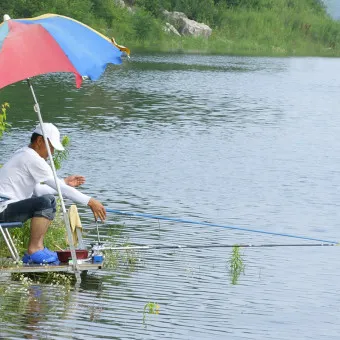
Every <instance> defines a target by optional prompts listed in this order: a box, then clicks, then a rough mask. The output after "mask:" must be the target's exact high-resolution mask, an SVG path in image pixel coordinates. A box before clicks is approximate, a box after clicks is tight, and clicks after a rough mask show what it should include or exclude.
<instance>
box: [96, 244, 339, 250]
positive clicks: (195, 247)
mask: <svg viewBox="0 0 340 340" xmlns="http://www.w3.org/2000/svg"><path fill="white" fill-rule="evenodd" d="M336 245H337V244H333V243H292V244H275V243H272V244H271V243H268V244H205V245H199V244H198V245H134V246H125V247H119V246H118V247H105V246H101V247H100V250H152V249H200V248H234V247H239V248H274V247H334V246H336Z"/></svg>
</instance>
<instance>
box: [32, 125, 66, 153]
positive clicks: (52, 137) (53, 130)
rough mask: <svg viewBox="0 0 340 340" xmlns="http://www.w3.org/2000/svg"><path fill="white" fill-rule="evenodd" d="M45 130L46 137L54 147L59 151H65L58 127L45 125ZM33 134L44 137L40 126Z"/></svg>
mask: <svg viewBox="0 0 340 340" xmlns="http://www.w3.org/2000/svg"><path fill="white" fill-rule="evenodd" d="M43 128H44V132H45V135H46V137H47V138H48V140H49V141H50V142H51V144H52V146H53V147H54V148H55V149H56V150H59V151H63V150H65V149H64V147H63V145H62V144H61V142H60V133H59V130H58V129H57V127H56V126H54V125H53V124H52V123H43ZM33 133H37V134H38V135H41V136H42V135H43V133H42V131H41V126H40V124H38V125H37V127H36V128H35V130H34V131H33Z"/></svg>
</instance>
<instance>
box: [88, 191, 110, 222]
mask: <svg viewBox="0 0 340 340" xmlns="http://www.w3.org/2000/svg"><path fill="white" fill-rule="evenodd" d="M87 205H88V206H89V207H90V208H91V210H92V212H93V215H94V218H95V219H96V220H97V219H98V217H99V218H100V219H101V220H102V221H105V218H106V210H105V208H104V206H103V205H102V204H101V203H100V202H99V201H97V200H95V199H94V198H92V197H91V198H90V200H89V203H87Z"/></svg>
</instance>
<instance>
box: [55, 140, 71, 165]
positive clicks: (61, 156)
mask: <svg viewBox="0 0 340 340" xmlns="http://www.w3.org/2000/svg"><path fill="white" fill-rule="evenodd" d="M61 144H62V145H63V147H64V148H65V150H64V151H59V150H55V151H54V155H53V162H54V166H55V168H56V170H59V169H60V168H61V163H62V162H63V161H64V160H66V159H67V157H68V155H69V150H68V147H69V146H70V138H69V137H68V136H64V137H63V139H62V141H61Z"/></svg>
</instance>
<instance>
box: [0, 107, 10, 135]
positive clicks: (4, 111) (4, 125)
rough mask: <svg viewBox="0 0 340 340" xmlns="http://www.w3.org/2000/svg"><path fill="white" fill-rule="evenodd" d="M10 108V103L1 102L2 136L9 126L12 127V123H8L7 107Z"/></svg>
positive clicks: (0, 122) (0, 121)
mask: <svg viewBox="0 0 340 340" xmlns="http://www.w3.org/2000/svg"><path fill="white" fill-rule="evenodd" d="M8 108H9V104H8V103H3V104H1V111H0V138H1V137H2V135H3V134H4V132H5V131H6V130H7V128H8V127H10V124H8V123H7V122H6V121H7V109H8Z"/></svg>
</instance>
